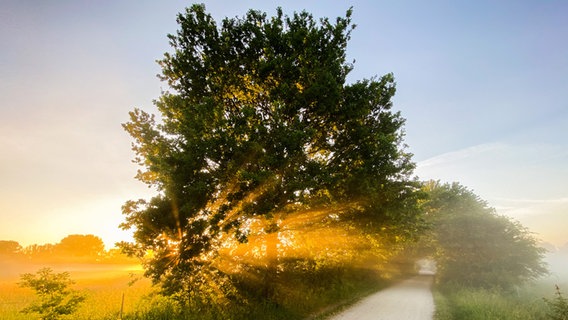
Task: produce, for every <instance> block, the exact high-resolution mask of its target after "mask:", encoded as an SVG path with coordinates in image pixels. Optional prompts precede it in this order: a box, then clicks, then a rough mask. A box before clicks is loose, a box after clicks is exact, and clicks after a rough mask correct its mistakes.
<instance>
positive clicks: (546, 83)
mask: <svg viewBox="0 0 568 320" xmlns="http://www.w3.org/2000/svg"><path fill="white" fill-rule="evenodd" d="M190 4H191V3H190V2H186V1H159V2H158V1H150V0H142V1H140V0H137V1H134V0H125V1H110V0H105V1H96V2H94V1H83V0H60V1H50V2H47V1H39V0H28V1H21V0H4V1H2V3H1V4H0V40H1V43H2V49H1V50H0V150H1V152H0V222H1V223H0V239H14V240H18V241H20V242H21V243H22V244H30V243H46V242H57V241H59V240H60V239H61V238H63V237H64V236H66V235H67V234H70V233H93V234H96V235H99V236H101V237H103V239H104V240H105V241H106V242H107V244H109V245H111V244H112V243H113V242H114V241H117V240H120V239H123V238H124V237H125V236H126V235H125V234H124V233H121V232H119V231H117V225H118V224H119V223H120V222H121V221H122V217H121V214H120V207H121V205H122V204H123V203H124V202H125V201H126V200H128V199H134V198H139V197H147V196H150V195H151V194H152V193H151V190H148V189H146V188H145V187H144V186H143V185H142V184H141V183H138V182H137V181H136V180H135V179H134V178H133V176H134V175H135V172H136V167H135V166H134V165H133V164H132V163H131V162H130V161H131V159H132V158H133V154H132V152H131V151H130V142H131V141H130V138H129V137H128V135H127V134H126V133H125V132H124V131H123V130H122V128H121V126H120V124H121V123H123V122H125V121H127V119H128V111H130V110H132V109H133V108H134V107H141V108H143V109H146V110H149V111H153V110H154V108H153V105H152V100H153V99H156V98H157V97H158V96H159V94H160V90H161V88H162V87H164V85H163V84H162V83H160V81H159V80H158V79H157V78H156V76H155V75H156V74H158V73H159V72H160V70H159V67H158V65H157V64H156V63H155V60H156V59H159V58H161V56H162V54H163V53H164V52H166V51H168V50H169V46H168V41H167V38H166V34H168V33H174V32H175V31H176V29H177V25H176V22H175V16H176V13H177V12H180V11H182V10H183V9H184V7H185V6H188V5H190ZM205 4H206V6H207V9H208V11H210V12H211V13H212V14H213V16H214V17H215V18H216V19H217V20H220V19H221V18H223V17H225V16H230V17H234V16H240V15H243V14H244V13H245V12H246V11H247V10H248V9H249V8H254V9H260V10H262V11H266V12H267V13H268V14H274V13H275V8H276V7H277V6H281V7H283V9H284V11H285V12H286V13H292V12H293V11H298V10H302V9H306V10H307V11H309V12H311V13H313V14H314V16H316V17H330V18H334V17H337V16H339V15H343V14H344V13H345V11H346V10H347V9H348V8H349V7H350V6H353V9H354V14H353V20H354V23H356V24H357V28H356V29H355V30H354V32H353V34H352V39H351V41H350V43H349V46H348V59H349V60H355V69H354V70H353V72H352V73H351V75H350V78H349V79H350V81H355V80H358V79H362V78H370V77H373V76H380V75H383V74H385V73H387V72H392V73H394V75H395V77H396V81H397V85H398V87H397V88H398V90H397V95H396V97H395V99H394V103H395V108H396V110H399V111H400V112H401V113H402V115H403V117H405V118H406V119H407V122H406V126H405V130H406V143H407V144H408V145H409V150H410V151H411V152H412V153H414V161H415V162H416V163H417V170H416V174H417V175H418V176H419V178H421V179H440V180H442V181H448V182H451V181H458V182H460V183H462V184H463V185H465V186H467V187H469V188H471V189H473V190H474V192H476V193H477V194H479V195H480V196H481V197H482V198H483V199H485V200H487V201H488V202H489V204H490V205H491V206H493V207H495V208H496V209H497V211H498V212H499V213H502V214H506V215H509V216H512V217H514V218H515V219H518V220H520V221H521V222H523V223H524V224H525V225H527V226H528V227H530V228H531V229H532V230H534V231H535V232H537V233H538V234H539V237H540V238H542V239H544V240H546V241H550V242H553V243H555V244H556V245H562V244H564V243H566V242H568V233H567V232H566V231H565V230H568V187H567V186H568V183H567V181H568V165H567V164H568V129H567V128H568V19H566V18H565V17H566V14H568V3H567V2H565V1H552V0H551V1H520V0H519V1H499V2H496V1H437V0H434V1H418V0H416V1H333V2H331V1H327V2H324V1H311V2H308V1H281V2H278V1H256V0H255V1H253V0H251V1H231V2H226V1H205Z"/></svg>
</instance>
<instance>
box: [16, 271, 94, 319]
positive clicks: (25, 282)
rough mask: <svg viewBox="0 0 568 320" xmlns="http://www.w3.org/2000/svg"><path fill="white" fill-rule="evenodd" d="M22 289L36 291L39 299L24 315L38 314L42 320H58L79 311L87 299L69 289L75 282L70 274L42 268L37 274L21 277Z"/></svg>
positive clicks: (24, 310)
mask: <svg viewBox="0 0 568 320" xmlns="http://www.w3.org/2000/svg"><path fill="white" fill-rule="evenodd" d="M20 278H21V282H20V283H19V285H20V287H28V288H31V289H33V290H34V291H35V293H36V295H37V296H38V299H37V300H36V301H35V302H33V303H32V304H31V305H30V306H28V307H26V308H24V309H23V310H22V311H21V312H23V313H38V314H39V315H40V318H41V319H42V320H57V319H60V318H61V317H62V316H64V315H69V314H72V313H73V312H75V311H76V310H77V307H78V306H79V304H80V303H81V302H83V301H84V300H85V297H84V296H83V295H82V294H81V293H79V292H78V291H76V290H72V289H69V285H71V284H73V283H74V282H73V281H72V280H71V279H70V276H69V273H68V272H62V273H53V270H51V268H42V269H40V270H39V271H38V272H37V273H35V274H32V273H25V274H22V275H21V276H20Z"/></svg>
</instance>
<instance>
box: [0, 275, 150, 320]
mask: <svg viewBox="0 0 568 320" xmlns="http://www.w3.org/2000/svg"><path fill="white" fill-rule="evenodd" d="M132 273H133V271H131V270H127V269H125V268H124V266H117V269H116V270H112V269H106V268H105V269H103V270H97V269H96V268H95V269H92V270H87V269H85V270H82V271H75V272H71V278H72V279H73V280H74V281H75V282H76V284H75V285H74V286H73V288H74V289H77V290H79V291H81V292H84V293H85V294H86V296H87V299H86V300H85V301H84V302H83V303H82V304H81V305H80V307H79V309H78V310H77V312H76V313H74V314H73V315H72V316H69V317H67V319H77V320H87V319H92V320H99V319H100V320H103V319H113V320H115V319H118V316H119V313H120V308H121V302H122V294H123V293H124V295H125V301H124V310H125V312H132V311H134V310H136V308H138V305H139V302H140V300H141V299H142V298H143V297H144V296H146V295H148V294H150V293H151V292H152V291H153V289H152V288H151V285H150V283H149V281H148V280H146V279H144V280H140V281H137V282H136V283H134V284H132V285H129V282H131V280H132V279H133V278H132V276H131V274H132ZM134 274H137V277H139V276H140V274H141V271H140V270H138V271H135V272H134ZM18 281H19V278H9V279H6V278H4V279H1V280H0V319H3V320H29V319H37V317H36V318H34V315H31V314H23V313H21V312H20V310H22V309H23V308H24V307H26V306H28V305H29V304H30V303H31V302H32V301H33V300H34V299H35V295H34V292H33V291H32V290H31V289H28V288H20V287H19V286H18Z"/></svg>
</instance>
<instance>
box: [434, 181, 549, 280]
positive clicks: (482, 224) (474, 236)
mask: <svg viewBox="0 0 568 320" xmlns="http://www.w3.org/2000/svg"><path fill="white" fill-rule="evenodd" d="M425 190H426V191H427V192H428V194H429V196H430V198H429V200H428V202H426V203H425V204H424V209H425V211H426V214H427V216H428V217H427V218H428V221H429V222H430V223H431V224H432V233H431V234H430V242H428V243H427V244H428V245H430V249H431V250H433V252H435V255H436V260H437V262H438V275H437V278H438V279H439V281H441V282H442V283H454V284H459V285H464V286H467V287H483V288H502V289H510V288H512V287H514V286H516V285H520V284H523V283H524V282H526V281H529V280H533V279H536V278H538V277H540V276H542V275H544V274H545V273H546V268H545V265H544V263H543V261H542V259H543V255H544V249H542V248H540V247H539V246H538V242H537V239H536V238H535V237H534V236H533V234H532V233H531V232H530V231H529V230H528V229H527V228H525V227H524V226H522V225H521V224H520V223H518V222H517V221H514V220H511V219H510V218H508V217H505V216H500V215H497V214H496V213H495V212H494V210H493V209H492V208H490V207H488V206H487V203H486V202H484V201H483V200H481V199H480V198H479V197H478V196H477V195H475V194H474V193H473V192H472V191H470V190H468V189H467V188H465V187H463V186H461V185H459V184H457V183H454V184H440V183H439V182H434V181H430V182H428V183H426V184H425Z"/></svg>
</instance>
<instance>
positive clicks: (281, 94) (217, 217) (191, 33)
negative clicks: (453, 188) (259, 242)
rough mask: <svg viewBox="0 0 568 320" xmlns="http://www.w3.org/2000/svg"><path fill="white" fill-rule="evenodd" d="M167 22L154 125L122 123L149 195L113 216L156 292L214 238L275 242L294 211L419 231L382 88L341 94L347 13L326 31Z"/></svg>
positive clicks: (295, 20) (324, 23) (298, 19)
mask: <svg viewBox="0 0 568 320" xmlns="http://www.w3.org/2000/svg"><path fill="white" fill-rule="evenodd" d="M178 23H179V26H180V29H179V31H178V32H177V34H174V35H170V36H169V39H170V44H171V46H172V49H173V52H171V53H166V54H165V56H164V58H163V59H162V60H161V61H159V63H160V65H161V67H162V75H161V78H162V80H163V81H164V82H166V83H167V84H168V87H169V90H167V91H165V92H163V94H162V96H161V97H160V98H159V99H158V100H157V101H156V106H157V108H158V110H159V111H160V117H159V119H156V117H155V116H154V115H151V114H148V113H146V112H144V111H142V110H140V109H135V110H134V111H133V112H131V113H130V116H131V120H130V122H128V123H126V124H124V128H125V129H126V130H127V131H128V133H129V134H130V135H131V136H132V137H133V138H134V139H135V142H134V143H133V149H134V151H135V152H136V155H137V157H136V159H135V161H136V162H137V163H138V164H140V165H141V167H142V169H141V170H140V171H139V173H138V176H137V177H138V179H140V180H141V181H143V182H145V183H147V184H148V185H149V186H152V187H155V188H156V189H157V191H158V194H157V195H156V196H155V197H153V198H152V199H150V200H137V201H129V202H128V203H126V204H125V205H124V207H123V212H124V214H125V215H126V222H125V223H124V224H123V225H122V226H123V227H124V228H133V229H134V230H135V231H134V237H135V243H130V244H128V243H123V244H122V246H123V248H124V249H125V250H127V251H128V252H130V253H132V254H134V255H138V256H141V257H142V256H145V257H146V258H147V260H146V261H147V274H148V275H150V276H152V277H153V278H154V280H155V281H161V282H162V283H163V284H166V287H170V288H171V286H173V284H175V283H178V284H179V283H182V282H183V281H186V280H188V279H190V278H192V277H193V276H191V275H195V274H196V273H197V272H198V271H200V270H205V269H206V268H204V266H206V265H207V264H209V262H210V261H211V259H212V257H214V256H215V254H216V252H218V250H219V248H220V247H221V246H222V244H223V243H224V241H226V239H227V238H226V237H225V235H233V236H234V237H236V238H237V239H238V240H239V241H241V242H245V241H247V238H248V235H249V234H251V233H254V232H257V233H258V232H259V230H258V228H261V229H262V230H260V231H262V232H264V233H274V232H277V231H278V230H279V229H280V228H281V226H280V225H279V224H280V223H281V219H282V214H281V213H282V212H293V211H294V210H295V209H294V208H298V207H301V208H302V209H303V210H306V209H309V208H316V207H329V206H333V205H335V204H337V203H346V202H348V203H350V204H351V206H350V208H351V210H346V211H347V212H349V215H345V217H346V219H347V217H348V218H349V219H350V220H359V221H364V222H365V223H364V224H365V225H368V226H373V227H374V228H375V229H374V230H379V228H380V227H385V226H392V228H391V229H392V230H395V229H397V228H398V229H400V230H408V229H409V228H406V226H410V225H414V224H415V223H416V222H417V221H418V220H417V218H416V215H417V211H416V210H415V206H414V205H413V203H415V194H414V193H413V191H414V190H415V184H414V183H413V182H411V181H409V175H410V174H411V172H412V169H413V164H412V163H411V161H410V155H409V154H408V153H405V152H404V148H403V145H402V126H403V123H404V119H403V118H402V117H401V116H400V114H399V113H396V112H392V111H391V107H392V103H391V98H392V96H393V95H394V93H395V83H394V79H393V76H392V75H390V74H388V75H385V76H383V77H381V78H379V79H371V80H362V81H358V82H356V83H353V84H346V81H345V79H346V76H347V74H348V73H349V71H351V69H352V65H351V64H350V63H347V62H346V61H345V49H346V45H347V41H348V40H349V37H350V33H351V31H352V30H353V28H354V25H352V23H351V10H349V11H347V14H346V16H345V17H340V18H337V19H336V20H335V21H334V22H331V21H329V19H321V20H319V21H317V20H315V19H314V18H313V17H312V15H310V14H309V13H306V12H301V13H294V14H293V15H292V16H285V15H284V14H283V12H282V10H280V9H278V10H277V13H276V16H274V17H267V15H266V14H265V13H262V12H259V11H253V10H251V11H249V12H248V13H247V14H246V15H245V16H244V17H241V18H231V19H228V18H227V19H224V20H223V21H222V22H221V23H220V25H217V23H216V22H215V21H214V20H213V18H212V17H211V16H210V15H209V14H208V13H207V12H206V11H205V7H204V6H203V5H194V6H192V7H190V8H188V9H187V10H186V11H185V12H184V13H182V14H180V15H179V16H178ZM277 216H278V218H277ZM258 219H264V220H265V221H266V223H264V224H256V227H253V221H257V220H258ZM259 225H261V227H258V226H259ZM255 228H256V230H255ZM401 232H402V231H401ZM276 248H277V245H274V249H276ZM267 250H270V249H267ZM149 252H150V254H148V253H149ZM168 284H169V285H168ZM177 290H178V289H175V288H174V290H173V291H177Z"/></svg>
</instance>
